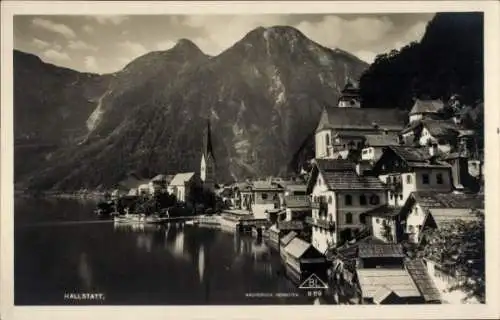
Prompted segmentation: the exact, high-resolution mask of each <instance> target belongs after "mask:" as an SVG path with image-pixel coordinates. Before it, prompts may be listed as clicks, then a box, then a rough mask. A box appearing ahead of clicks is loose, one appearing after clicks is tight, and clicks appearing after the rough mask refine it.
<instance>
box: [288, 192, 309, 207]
mask: <svg viewBox="0 0 500 320" xmlns="http://www.w3.org/2000/svg"><path fill="white" fill-rule="evenodd" d="M285 205H286V207H287V208H309V207H311V200H310V198H309V196H307V195H301V196H296V195H292V196H286V197H285Z"/></svg>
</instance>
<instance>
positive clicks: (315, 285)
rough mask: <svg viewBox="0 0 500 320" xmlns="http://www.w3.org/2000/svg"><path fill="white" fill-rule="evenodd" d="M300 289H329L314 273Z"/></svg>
mask: <svg viewBox="0 0 500 320" xmlns="http://www.w3.org/2000/svg"><path fill="white" fill-rule="evenodd" d="M299 289H328V285H327V284H326V283H325V282H323V280H321V279H320V278H319V277H318V276H317V275H316V274H314V273H313V274H311V275H310V276H309V277H307V279H306V280H304V282H302V284H301V285H300V286H299Z"/></svg>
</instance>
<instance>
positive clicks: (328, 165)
mask: <svg viewBox="0 0 500 320" xmlns="http://www.w3.org/2000/svg"><path fill="white" fill-rule="evenodd" d="M314 161H315V162H316V164H317V165H318V168H319V169H320V170H322V171H343V170H353V169H355V167H356V164H355V163H354V162H353V161H351V160H347V159H335V160H334V159H315V160H314Z"/></svg>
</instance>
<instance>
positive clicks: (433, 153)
mask: <svg viewBox="0 0 500 320" xmlns="http://www.w3.org/2000/svg"><path fill="white" fill-rule="evenodd" d="M437 153H438V147H437V143H431V144H430V145H429V155H430V156H431V157H436V156H437Z"/></svg>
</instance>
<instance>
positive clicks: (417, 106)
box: [409, 99, 444, 123]
mask: <svg viewBox="0 0 500 320" xmlns="http://www.w3.org/2000/svg"><path fill="white" fill-rule="evenodd" d="M443 108H444V103H443V101H441V100H429V99H428V100H424V99H416V100H415V102H414V103H413V107H412V108H411V110H410V113H409V120H410V121H409V123H413V122H415V121H418V120H422V119H439V118H440V115H441V113H442V111H443Z"/></svg>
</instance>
